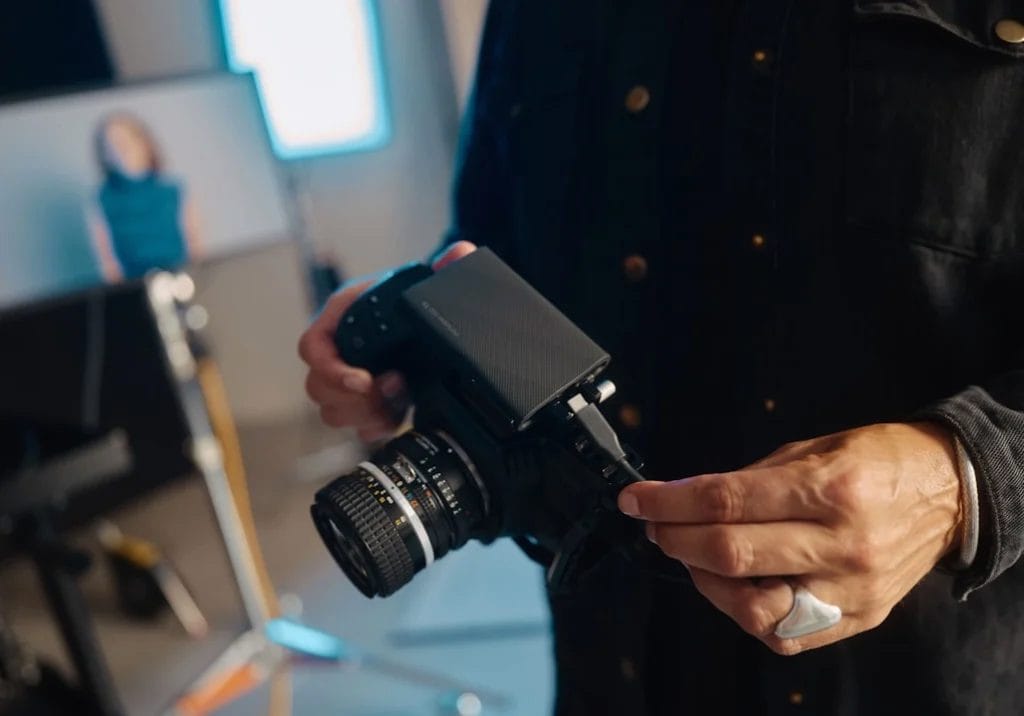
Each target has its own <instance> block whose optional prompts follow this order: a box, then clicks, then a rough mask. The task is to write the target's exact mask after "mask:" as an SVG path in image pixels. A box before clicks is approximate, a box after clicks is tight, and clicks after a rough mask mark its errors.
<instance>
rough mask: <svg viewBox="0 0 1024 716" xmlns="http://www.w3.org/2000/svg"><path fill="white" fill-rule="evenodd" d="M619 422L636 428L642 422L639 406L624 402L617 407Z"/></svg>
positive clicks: (630, 427) (631, 428)
mask: <svg viewBox="0 0 1024 716" xmlns="http://www.w3.org/2000/svg"><path fill="white" fill-rule="evenodd" d="M619 422H620V423H622V425H623V427H627V428H629V429H630V430H636V429H637V428H639V427H640V423H641V422H642V418H641V415H640V408H638V407H636V406H635V405H633V404H631V403H626V404H625V405H623V406H622V407H621V408H619Z"/></svg>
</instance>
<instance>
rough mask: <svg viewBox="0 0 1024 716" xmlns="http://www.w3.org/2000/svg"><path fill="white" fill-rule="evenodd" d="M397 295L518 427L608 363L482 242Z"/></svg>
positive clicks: (578, 332)
mask: <svg viewBox="0 0 1024 716" xmlns="http://www.w3.org/2000/svg"><path fill="white" fill-rule="evenodd" d="M403 300H404V301H405V302H406V305H407V307H408V308H409V309H410V310H411V311H412V313H413V315H414V316H415V317H417V318H418V319H419V320H420V321H422V324H423V325H421V326H420V329H421V330H422V329H423V328H426V329H428V330H427V333H434V334H436V335H435V336H434V337H433V340H435V341H439V343H440V345H441V346H442V349H443V350H444V351H446V352H447V351H450V353H451V358H452V359H453V360H459V359H462V360H465V361H466V363H467V364H469V365H470V366H475V374H476V377H477V378H478V379H479V380H481V381H482V382H483V383H484V384H485V385H486V386H488V387H490V388H491V390H492V391H493V393H494V398H495V400H496V401H497V402H498V403H499V404H500V406H501V407H502V408H504V409H505V410H506V412H507V413H508V418H509V421H510V422H512V423H514V424H515V425H516V426H517V427H518V426H519V424H520V423H521V422H522V421H523V420H526V419H527V418H529V417H530V416H531V415H532V414H533V413H534V412H535V411H536V410H537V409H539V408H541V407H543V406H544V405H545V404H546V403H548V402H549V401H550V400H551V399H552V398H555V397H557V396H558V395H559V394H561V393H562V392H563V391H564V390H566V389H567V388H569V387H570V386H572V385H574V384H576V383H578V382H579V381H580V380H581V379H583V378H585V377H587V376H589V375H592V374H594V373H596V372H598V371H599V370H600V369H601V368H603V367H604V366H605V365H607V363H608V361H609V357H608V354H607V353H605V352H604V351H603V350H602V349H601V347H600V346H598V345H597V344H596V343H594V341H592V340H590V338H589V337H588V336H587V335H586V334H585V333H583V331H581V330H580V329H579V328H577V327H576V325H575V324H574V323H572V321H570V320H569V319H568V318H566V317H565V315H563V314H562V313H561V312H560V311H559V310H558V309H557V308H555V307H554V306H553V305H552V304H551V303H550V302H548V300H547V299H545V298H544V297H543V296H541V295H540V294H539V293H538V292H537V291H536V290H534V288H533V287H532V286H530V285H529V284H528V283H527V282H526V281H524V280H523V279H522V278H520V277H519V276H518V275H517V274H516V273H515V272H514V271H512V269H510V268H509V267H508V266H507V265H506V264H505V263H503V262H502V261H501V259H499V258H498V257H497V256H495V255H494V254H493V253H492V252H491V251H489V250H488V249H479V250H477V251H475V252H473V253H472V254H470V255H469V256H467V257H465V258H463V259H461V260H459V261H456V262H455V263H453V264H450V265H449V266H447V267H446V268H444V269H442V270H441V271H439V272H437V273H436V274H435V275H434V276H432V277H430V278H428V279H426V280H425V281H423V282H421V283H419V284H417V285H415V286H413V287H412V288H410V289H409V290H407V291H406V292H405V294H404V295H403Z"/></svg>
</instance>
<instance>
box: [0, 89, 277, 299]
mask: <svg viewBox="0 0 1024 716" xmlns="http://www.w3.org/2000/svg"><path fill="white" fill-rule="evenodd" d="M119 113H120V114H122V115H123V114H124V113H130V116H131V117H134V118H137V119H138V120H139V121H143V122H145V126H146V127H147V128H148V131H149V132H151V133H152V135H153V137H155V138H158V140H159V145H160V153H161V156H162V160H163V164H164V171H165V172H166V173H167V174H169V175H171V176H173V177H175V178H176V180H177V181H179V182H180V184H181V187H182V190H183V191H184V192H186V193H187V196H188V197H189V198H190V201H191V202H193V203H194V205H195V211H196V213H197V215H198V216H199V217H201V221H202V226H201V232H202V236H203V244H204V251H205V253H206V256H207V257H208V258H216V257H223V256H227V255H231V254H235V253H238V252H239V251H245V250H251V249H253V248H254V247H258V246H260V245H262V244H266V243H268V242H275V241H284V240H286V239H288V238H289V237H290V228H289V224H288V221H289V219H288V208H287V206H286V204H285V200H284V196H285V195H284V192H283V188H282V184H281V181H280V178H279V175H278V173H277V169H276V167H275V165H274V160H273V155H272V154H271V151H270V147H269V144H268V140H267V133H266V129H265V127H264V125H263V121H262V115H261V112H260V110H259V100H258V98H257V96H256V87H255V84H254V82H253V78H252V76H251V75H233V74H224V73H211V74H204V75H195V76H189V77H182V78H175V79H170V80H165V81H156V82H147V83H143V84H138V85H130V86H123V87H113V88H108V89H100V90H92V91H86V92H76V93H71V94H64V95H59V96H55V97H45V98H40V99H35V100H31V101H21V102H12V103H8V104H5V105H0V157H2V161H0V184H2V185H3V186H4V191H3V193H2V194H0V236H3V241H4V246H3V251H4V260H3V261H0V306H2V305H5V304H6V305H11V304H15V303H23V302H25V301H29V300H38V299H40V298H44V297H47V296H51V295H54V294H57V293H66V292H68V291H72V290H75V289H78V288H82V287H84V286H88V285H90V284H94V283H97V282H99V281H100V280H101V278H102V277H101V275H100V267H99V264H98V262H97V259H96V257H95V256H94V253H93V250H92V247H91V245H90V234H89V226H88V221H89V212H90V210H92V209H93V208H94V207H95V205H96V204H97V203H98V202H101V196H100V193H101V192H100V187H101V185H102V182H103V173H102V171H101V167H100V166H99V165H98V164H97V157H96V151H95V148H96V143H97V136H96V133H97V131H98V130H99V129H100V128H101V125H102V124H103V123H104V122H105V121H107V119H108V118H109V117H111V116H116V115H118V114H119ZM200 118H201V119H200ZM141 200H142V201H148V203H149V204H150V205H152V203H153V200H152V199H151V198H149V197H143V198H142V199H141ZM122 203H123V202H122ZM101 208H106V209H109V208H110V207H109V202H107V206H105V207H101ZM119 208H120V207H119ZM138 212H139V209H138V208H136V213H138ZM122 213H123V211H122ZM154 240H155V237H154ZM163 268H176V267H163Z"/></svg>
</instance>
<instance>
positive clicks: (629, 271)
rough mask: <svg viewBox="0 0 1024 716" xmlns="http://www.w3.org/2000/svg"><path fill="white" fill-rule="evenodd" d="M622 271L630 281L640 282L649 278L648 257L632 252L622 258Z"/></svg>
mask: <svg viewBox="0 0 1024 716" xmlns="http://www.w3.org/2000/svg"><path fill="white" fill-rule="evenodd" d="M622 273H624V274H625V275H626V280H628V281H629V282H630V283H638V282H639V281H643V280H644V279H645V278H647V259H645V258H644V257H643V256H641V255H640V254H631V255H630V256H627V257H626V258H625V259H623V260H622Z"/></svg>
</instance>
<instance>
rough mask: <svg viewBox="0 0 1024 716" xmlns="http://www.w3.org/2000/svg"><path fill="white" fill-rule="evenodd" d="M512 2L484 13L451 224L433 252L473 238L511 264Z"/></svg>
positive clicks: (496, 4)
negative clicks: (510, 115) (509, 161)
mask: <svg viewBox="0 0 1024 716" xmlns="http://www.w3.org/2000/svg"><path fill="white" fill-rule="evenodd" d="M515 5H516V4H515V3H508V2H499V1H496V2H491V3H490V7H489V9H488V11H487V18H486V20H485V23H484V30H483V36H482V38H481V42H480V53H479V57H478V60H477V69H476V78H475V80H474V85H473V90H472V93H471V97H470V100H469V102H468V106H467V107H466V110H465V114H464V115H463V119H462V128H461V132H460V137H459V149H458V153H457V157H456V168H455V183H454V187H453V192H452V203H453V206H452V219H451V226H450V228H449V230H448V232H447V234H446V235H445V236H444V239H443V240H442V242H441V245H440V246H439V247H438V249H437V251H436V252H435V256H436V255H437V253H440V252H441V251H442V250H443V249H444V248H445V247H447V246H449V245H450V244H453V243H455V242H457V241H471V242H473V243H474V244H477V245H478V246H488V247H490V248H491V249H492V250H493V251H494V252H495V253H497V254H498V255H499V256H501V257H502V258H503V259H505V261H507V262H509V263H511V264H512V265H513V266H514V265H515V260H514V256H513V253H514V252H513V248H514V246H513V242H512V211H511V202H512V199H511V186H510V171H509V166H508V142H509V136H508V135H509V131H508V130H509V121H510V117H509V114H510V111H511V107H512V105H513V102H512V99H511V97H512V93H511V87H512V86H513V84H514V78H515V76H516V72H515V62H514V58H513V54H514V52H513V45H514V40H515V36H516V33H515V32H514V30H513V24H514V7H515Z"/></svg>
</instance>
